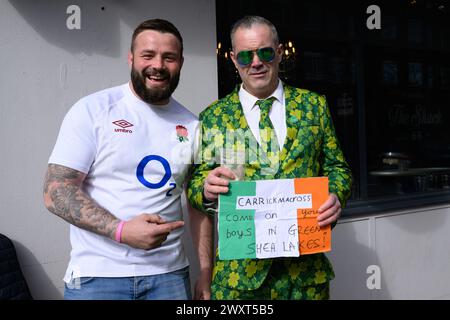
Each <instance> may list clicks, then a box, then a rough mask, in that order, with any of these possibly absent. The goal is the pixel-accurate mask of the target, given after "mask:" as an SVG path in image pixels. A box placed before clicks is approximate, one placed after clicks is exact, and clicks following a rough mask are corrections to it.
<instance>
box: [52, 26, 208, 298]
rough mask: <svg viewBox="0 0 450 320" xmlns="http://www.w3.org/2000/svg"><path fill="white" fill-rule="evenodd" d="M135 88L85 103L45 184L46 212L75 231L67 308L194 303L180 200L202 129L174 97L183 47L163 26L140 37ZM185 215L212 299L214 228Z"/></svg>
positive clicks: (68, 126)
mask: <svg viewBox="0 0 450 320" xmlns="http://www.w3.org/2000/svg"><path fill="white" fill-rule="evenodd" d="M128 63H129V65H130V67H131V81H130V82H129V83H126V84H124V85H121V86H118V87H113V88H109V89H106V90H103V91H100V92H97V93H94V94H91V95H89V96H87V97H84V98H82V99H81V100H79V101H78V102H77V103H75V105H74V106H73V107H72V108H71V109H70V111H69V112H68V113H67V115H66V117H65V118H64V121H63V123H62V126H61V129H60V132H59V135H58V139H57V141H56V145H55V147H54V149H53V152H52V154H51V156H50V159H49V165H48V171H47V174H46V177H45V183H44V201H45V205H46V207H47V209H48V210H50V211H51V212H53V213H54V214H56V215H57V216H59V217H61V218H62V219H64V220H66V221H67V222H69V223H70V224H71V225H70V241H71V245H72V251H71V258H70V263H69V266H68V268H67V271H66V274H65V277H64V282H65V291H64V298H65V299H109V300H111V299H114V300H115V299H190V298H191V293H190V285H189V262H188V259H187V257H186V254H185V252H184V249H183V245H182V242H181V235H182V233H183V229H184V228H183V225H184V222H183V215H182V208H181V194H182V192H183V188H184V185H185V180H186V179H187V178H188V174H189V169H190V167H191V164H192V162H193V158H194V157H193V154H194V142H195V132H196V130H197V127H198V120H197V117H196V116H195V115H193V114H192V113H191V112H189V111H188V110H187V109H186V108H184V107H183V106H182V105H181V104H179V103H178V102H177V101H175V100H174V99H173V98H172V97H171V95H172V93H173V92H174V90H175V88H176V87H177V85H178V81H179V77H180V70H181V67H182V65H183V40H182V37H181V35H180V33H179V31H178V30H177V28H176V27H175V26H174V25H173V24H172V23H170V22H168V21H166V20H161V19H152V20H147V21H144V22H143V23H141V24H140V25H139V26H138V27H137V28H136V29H135V31H134V33H133V37H132V43H131V50H130V53H129V55H128ZM188 209H189V216H190V224H191V229H192V235H193V242H194V245H195V247H196V249H197V253H198V255H199V260H200V269H201V273H200V276H199V280H198V281H197V284H196V288H195V291H194V292H195V298H198V299H209V295H210V289H209V287H210V281H211V267H212V266H211V260H212V259H211V258H212V253H211V252H208V249H207V248H211V241H212V234H211V230H212V228H211V226H212V221H211V220H210V219H209V218H208V217H207V216H205V215H203V214H202V213H200V212H197V211H195V210H194V209H192V208H190V207H189V208H188Z"/></svg>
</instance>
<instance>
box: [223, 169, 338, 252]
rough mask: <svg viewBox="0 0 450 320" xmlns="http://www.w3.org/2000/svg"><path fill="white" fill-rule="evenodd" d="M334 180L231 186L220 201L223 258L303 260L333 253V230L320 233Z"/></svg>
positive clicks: (294, 180) (246, 182)
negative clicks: (321, 211) (320, 213)
mask: <svg viewBox="0 0 450 320" xmlns="http://www.w3.org/2000/svg"><path fill="white" fill-rule="evenodd" d="M327 198H328V178H327V177H314V178H297V179H279V180H261V181H231V182H230V191H229V192H228V193H227V194H225V195H220V197H219V216H218V230H219V258H220V259H222V260H231V259H247V258H250V259H255V258H256V259H266V258H275V257H298V256H299V255H302V254H313V253H318V252H327V251H330V250H331V226H330V225H328V226H326V227H323V228H320V227H319V225H318V223H317V216H318V209H319V207H320V206H321V205H322V204H323V203H324V202H325V201H326V199H327Z"/></svg>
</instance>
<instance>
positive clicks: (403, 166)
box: [216, 0, 450, 215]
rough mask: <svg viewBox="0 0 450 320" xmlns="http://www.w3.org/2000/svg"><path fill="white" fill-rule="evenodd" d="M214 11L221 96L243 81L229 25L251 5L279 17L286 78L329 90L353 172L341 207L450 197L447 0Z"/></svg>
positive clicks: (355, 209)
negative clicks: (371, 25)
mask: <svg viewBox="0 0 450 320" xmlns="http://www.w3.org/2000/svg"><path fill="white" fill-rule="evenodd" d="M372 4H376V5H378V6H379V7H380V9H381V29H380V30H369V29H368V28H367V26H366V20H367V18H368V16H369V15H368V14H367V13H366V9H367V7H368V6H369V5H372ZM216 13H217V14H216V21H217V41H218V43H217V62H218V75H219V83H218V86H219V96H220V97H223V96H225V95H226V94H228V93H229V92H230V91H231V90H232V89H233V88H234V87H235V86H236V85H237V84H238V83H240V79H239V75H238V73H237V71H236V70H235V68H234V66H233V64H232V62H231V60H230V58H229V52H230V50H231V43H230V39H229V32H230V28H231V26H232V24H233V23H234V22H235V21H236V20H237V19H239V18H241V17H243V16H244V15H261V16H263V17H266V18H268V19H269V20H271V21H272V22H273V23H274V24H275V26H276V27H277V29H278V32H279V36H280V41H281V43H282V44H283V46H284V49H285V52H284V55H283V61H282V63H281V66H280V77H281V78H282V80H283V81H285V82H286V83H288V84H290V85H293V86H296V87H300V88H306V89H309V90H313V91H316V92H318V93H321V94H325V95H326V97H327V100H328V104H329V107H330V111H331V114H332V117H333V122H334V125H335V128H336V132H337V135H338V137H339V140H340V143H341V146H342V148H343V150H344V153H345V156H346V159H347V161H348V162H349V164H350V166H351V169H352V172H353V175H354V186H353V190H352V196H351V199H350V201H349V204H348V208H347V209H346V210H345V211H344V214H349V215H351V214H358V213H370V212H377V211H382V210H388V209H399V208H407V207H414V206H421V205H428V204H434V203H442V202H448V201H449V200H450V62H449V61H450V4H447V2H445V1H437V0H436V1H435V0H415V1H408V0H404V1H403V0H401V1H400V0H399V1H370V2H367V1H358V3H357V4H355V3H354V2H347V1H339V2H338V1H324V0H314V1H313V0H281V1H280V0H277V1H274V0H268V1H257V0H246V1H238V2H234V3H233V5H230V2H227V1H224V0H216Z"/></svg>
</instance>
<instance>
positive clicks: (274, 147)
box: [256, 97, 280, 163]
mask: <svg viewBox="0 0 450 320" xmlns="http://www.w3.org/2000/svg"><path fill="white" fill-rule="evenodd" d="M274 100H275V98H274V97H270V98H268V99H266V100H258V101H256V104H257V105H258V106H259V109H260V110H261V116H260V118H259V136H260V141H261V143H260V145H261V148H262V149H263V151H264V152H265V153H267V155H268V158H269V161H270V163H272V162H274V161H276V162H278V161H277V160H276V159H277V157H278V154H279V152H280V145H279V144H278V139H277V134H276V133H275V129H274V128H273V124H272V121H270V118H269V112H270V108H271V107H272V104H273V101H274Z"/></svg>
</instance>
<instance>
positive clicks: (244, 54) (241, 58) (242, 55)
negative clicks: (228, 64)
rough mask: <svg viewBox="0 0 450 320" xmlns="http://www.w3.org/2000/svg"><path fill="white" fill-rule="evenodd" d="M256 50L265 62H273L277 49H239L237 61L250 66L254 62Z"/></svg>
mask: <svg viewBox="0 0 450 320" xmlns="http://www.w3.org/2000/svg"><path fill="white" fill-rule="evenodd" d="M255 52H256V54H257V55H258V58H259V59H260V60H261V61H263V62H272V60H273V59H274V58H275V50H274V49H273V48H271V47H265V48H259V49H256V50H245V51H239V52H238V54H237V56H236V59H237V62H238V63H239V64H240V65H241V66H242V67H245V66H248V65H249V64H250V63H252V61H253V55H254V54H255Z"/></svg>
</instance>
